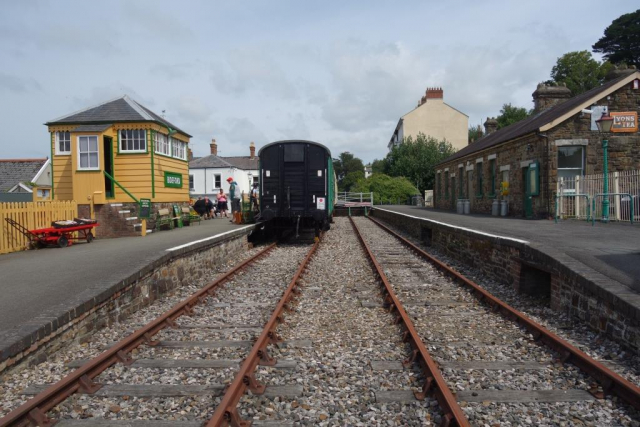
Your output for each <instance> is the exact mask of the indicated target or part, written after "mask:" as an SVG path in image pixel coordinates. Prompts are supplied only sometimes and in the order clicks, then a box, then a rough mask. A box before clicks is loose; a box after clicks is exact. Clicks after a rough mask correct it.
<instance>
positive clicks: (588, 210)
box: [555, 194, 591, 224]
mask: <svg viewBox="0 0 640 427" xmlns="http://www.w3.org/2000/svg"><path fill="white" fill-rule="evenodd" d="M563 197H586V198H587V221H589V219H590V218H591V202H590V201H589V195H588V194H560V195H558V194H556V214H555V222H556V224H557V223H558V216H559V215H558V210H559V209H558V199H561V198H563Z"/></svg>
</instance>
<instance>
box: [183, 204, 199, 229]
mask: <svg viewBox="0 0 640 427" xmlns="http://www.w3.org/2000/svg"><path fill="white" fill-rule="evenodd" d="M200 221H202V218H201V217H200V215H198V213H197V212H196V211H192V210H191V208H189V207H188V206H183V207H182V223H183V224H189V226H191V223H192V222H197V223H198V225H200Z"/></svg>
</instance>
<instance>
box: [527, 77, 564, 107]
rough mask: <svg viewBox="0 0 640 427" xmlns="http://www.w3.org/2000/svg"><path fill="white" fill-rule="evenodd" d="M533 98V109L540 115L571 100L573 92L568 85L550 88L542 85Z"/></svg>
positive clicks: (533, 94)
mask: <svg viewBox="0 0 640 427" xmlns="http://www.w3.org/2000/svg"><path fill="white" fill-rule="evenodd" d="M532 96H533V106H534V107H533V109H534V111H535V112H536V113H539V112H541V111H544V110H546V109H548V108H551V107H554V106H556V105H558V104H562V103H563V102H564V101H566V100H567V99H569V98H571V91H570V90H569V88H567V86H566V85H555V86H548V85H545V84H542V83H540V84H539V85H538V87H537V88H536V90H535V92H533V93H532Z"/></svg>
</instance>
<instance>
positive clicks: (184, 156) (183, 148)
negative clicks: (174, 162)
mask: <svg viewBox="0 0 640 427" xmlns="http://www.w3.org/2000/svg"><path fill="white" fill-rule="evenodd" d="M169 140H170V143H171V157H173V158H174V159H178V160H184V161H186V160H187V143H186V142H184V141H182V140H180V139H178V138H174V137H172V136H171V137H169ZM174 143H176V145H175V146H174ZM176 147H181V148H180V149H179V150H176ZM180 150H181V151H182V157H180V156H178V155H176V151H180Z"/></svg>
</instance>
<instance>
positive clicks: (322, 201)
mask: <svg viewBox="0 0 640 427" xmlns="http://www.w3.org/2000/svg"><path fill="white" fill-rule="evenodd" d="M325 201H326V198H324V197H318V198H317V199H316V208H317V209H320V210H322V211H323V210H325V207H326V203H325Z"/></svg>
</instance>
